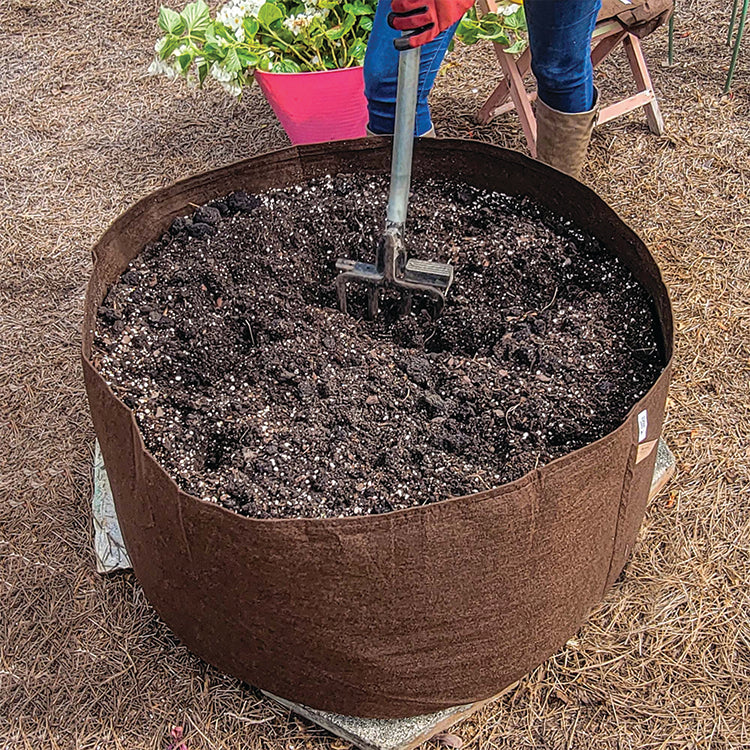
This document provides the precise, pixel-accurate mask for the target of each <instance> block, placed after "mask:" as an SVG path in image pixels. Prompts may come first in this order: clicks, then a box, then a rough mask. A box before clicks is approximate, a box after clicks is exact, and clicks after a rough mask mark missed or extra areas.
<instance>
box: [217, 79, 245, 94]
mask: <svg viewBox="0 0 750 750" xmlns="http://www.w3.org/2000/svg"><path fill="white" fill-rule="evenodd" d="M220 85H221V87H222V88H223V89H224V91H226V92H227V93H228V94H231V95H232V96H239V95H240V94H241V93H242V86H240V84H239V83H236V82H233V83H230V82H227V81H221V82H220Z"/></svg>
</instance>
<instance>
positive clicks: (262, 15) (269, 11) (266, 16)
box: [258, 3, 284, 28]
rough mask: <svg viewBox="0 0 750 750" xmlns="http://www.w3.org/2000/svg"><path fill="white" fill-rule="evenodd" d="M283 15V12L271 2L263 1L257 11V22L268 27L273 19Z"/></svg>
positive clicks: (275, 19) (276, 19)
mask: <svg viewBox="0 0 750 750" xmlns="http://www.w3.org/2000/svg"><path fill="white" fill-rule="evenodd" d="M283 17H284V12H283V11H282V10H281V8H279V7H278V6H277V5H274V4H273V3H265V4H264V5H263V6H262V7H261V9H260V10H259V11H258V23H260V24H262V25H263V26H265V27H266V28H268V27H269V26H270V25H271V24H272V23H273V22H274V21H278V20H279V19H280V18H283Z"/></svg>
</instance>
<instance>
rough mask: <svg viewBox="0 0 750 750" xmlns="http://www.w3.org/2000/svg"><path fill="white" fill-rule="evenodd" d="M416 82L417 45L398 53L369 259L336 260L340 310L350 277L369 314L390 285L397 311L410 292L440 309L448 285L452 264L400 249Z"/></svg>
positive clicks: (408, 299)
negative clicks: (379, 224)
mask: <svg viewBox="0 0 750 750" xmlns="http://www.w3.org/2000/svg"><path fill="white" fill-rule="evenodd" d="M418 83H419V48H418V47H417V48H416V49H409V50H406V51H404V52H401V53H400V56H399V65H398V89H397V94H396V125H395V132H394V135H393V156H392V159H391V188H390V194H389V197H388V212H387V216H386V229H385V233H384V234H383V237H382V238H381V240H380V242H379V243H378V248H377V256H376V260H375V263H374V264H373V263H364V262H362V261H357V260H350V259H348V258H339V259H338V260H337V261H336V268H337V269H338V270H339V271H341V273H340V274H339V275H338V277H337V278H336V293H337V295H338V301H339V307H340V308H341V311H342V312H344V313H345V312H346V307H347V306H346V285H347V283H348V282H350V281H357V282H362V283H365V284H367V285H368V286H369V288H368V290H367V312H368V316H369V317H370V318H373V317H375V316H376V315H377V313H378V307H379V301H380V295H381V292H382V291H383V290H384V289H393V290H396V291H397V292H399V293H400V294H401V295H402V300H403V303H404V304H403V305H402V309H408V308H409V305H410V302H411V297H412V295H413V294H414V293H417V294H426V295H428V296H430V297H432V298H433V299H434V300H435V302H436V306H437V312H440V310H441V309H442V307H443V305H444V304H445V295H446V294H447V293H448V290H449V289H450V286H451V284H452V283H453V266H451V265H450V264H448V263H435V262H432V261H423V260H417V259H415V258H409V257H408V254H407V252H406V248H405V247H404V240H403V236H404V224H405V222H406V212H407V208H408V205H409V188H410V186H411V165H412V152H413V150H414V122H415V118H416V107H417V87H418Z"/></svg>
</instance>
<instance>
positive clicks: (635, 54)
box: [623, 0, 750, 135]
mask: <svg viewBox="0 0 750 750" xmlns="http://www.w3.org/2000/svg"><path fill="white" fill-rule="evenodd" d="M746 1H747V2H750V0H746ZM623 46H624V47H625V54H626V55H627V58H628V62H629V63H630V69H631V70H632V71H633V78H634V79H635V82H636V83H637V84H638V89H639V91H650V92H652V93H653V91H654V84H653V83H652V82H651V76H650V75H649V72H648V66H647V65H646V58H645V57H644V56H643V47H641V40H640V39H639V38H638V37H637V36H633V35H632V34H628V35H627V36H626V37H625V39H624V40H623ZM643 109H644V111H645V112H646V120H647V122H648V129H649V130H650V131H651V132H652V133H655V134H656V135H661V134H662V133H663V132H664V119H663V118H662V116H661V110H660V109H659V103H658V102H657V101H656V96H655V95H654V98H653V99H652V100H651V101H650V102H649V103H648V104H646V105H644V107H643Z"/></svg>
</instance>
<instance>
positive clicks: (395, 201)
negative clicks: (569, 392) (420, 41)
mask: <svg viewBox="0 0 750 750" xmlns="http://www.w3.org/2000/svg"><path fill="white" fill-rule="evenodd" d="M418 89H419V47H416V48H414V49H408V50H405V51H403V52H399V57H398V83H397V88H396V124H395V129H394V133H393V155H392V158H391V190H390V195H389V196H388V212H387V215H386V228H387V229H390V228H395V229H397V230H398V231H399V232H401V230H402V229H403V226H404V223H405V222H406V211H407V208H408V206H409V189H410V187H411V161H412V153H413V151H414V123H415V121H416V116H417V91H418Z"/></svg>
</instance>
